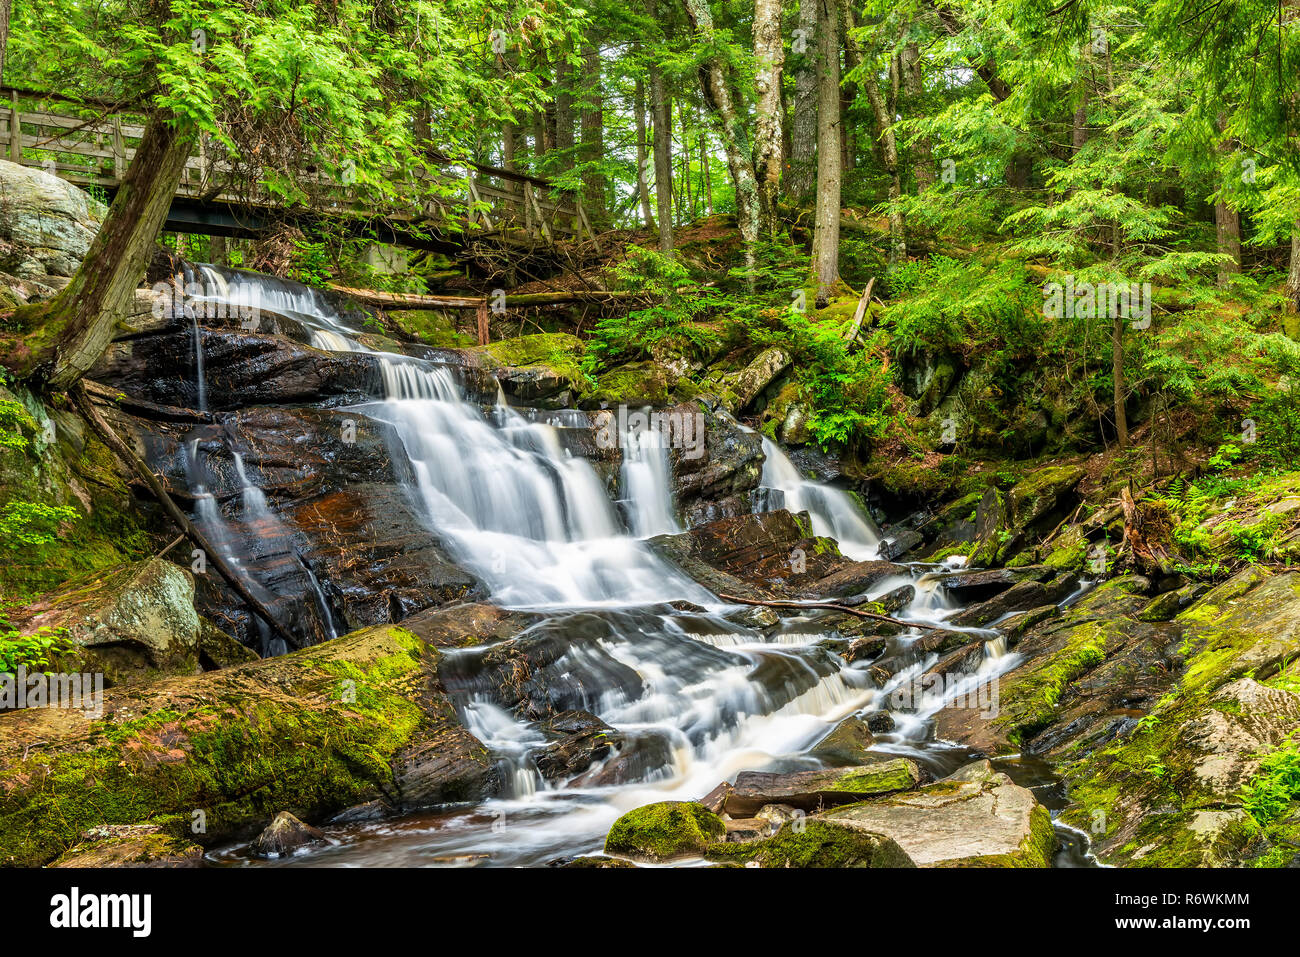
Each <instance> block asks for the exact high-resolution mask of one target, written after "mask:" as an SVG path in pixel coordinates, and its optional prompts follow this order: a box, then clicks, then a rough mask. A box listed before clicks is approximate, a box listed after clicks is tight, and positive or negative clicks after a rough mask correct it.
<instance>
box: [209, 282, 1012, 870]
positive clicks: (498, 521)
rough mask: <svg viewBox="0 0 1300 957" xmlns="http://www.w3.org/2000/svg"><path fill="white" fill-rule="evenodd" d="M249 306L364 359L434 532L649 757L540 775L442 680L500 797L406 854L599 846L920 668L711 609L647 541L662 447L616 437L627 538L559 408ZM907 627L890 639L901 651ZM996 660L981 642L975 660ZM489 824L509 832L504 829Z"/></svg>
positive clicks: (302, 318)
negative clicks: (683, 607) (482, 389)
mask: <svg viewBox="0 0 1300 957" xmlns="http://www.w3.org/2000/svg"><path fill="white" fill-rule="evenodd" d="M207 272H209V273H212V272H214V271H213V270H207ZM218 275H219V276H220V278H221V282H222V285H221V286H220V287H219V288H221V289H224V290H226V292H225V293H224V295H228V296H229V295H234V294H235V293H236V292H237V289H235V288H233V287H238V286H239V285H241V284H245V283H251V282H261V281H262V280H261V279H259V278H257V277H251V276H246V275H242V274H238V273H229V272H219V273H218ZM262 300H263V302H264V304H266V306H267V308H272V309H274V310H275V311H277V312H280V313H282V314H285V315H290V316H292V317H293V318H295V319H296V320H298V321H299V322H301V323H303V324H304V325H305V326H306V327H307V328H308V329H310V330H311V339H312V344H313V345H314V346H315V347H316V348H320V349H326V350H334V351H350V352H367V353H372V354H374V355H375V356H376V358H377V361H378V365H379V368H380V371H381V374H382V382H383V388H384V396H383V397H382V399H378V400H376V401H374V402H370V403H366V404H364V405H362V406H358V407H356V411H357V412H359V413H361V414H364V415H367V416H369V417H371V418H372V419H374V420H377V421H380V422H384V423H387V424H389V425H390V426H391V427H392V429H393V432H394V434H395V436H396V437H397V439H398V440H399V442H400V447H401V449H402V450H403V451H404V452H405V454H406V456H407V458H408V459H409V462H410V466H411V471H412V473H413V475H414V477H415V480H414V482H413V484H412V487H411V494H412V496H413V497H414V498H415V499H416V500H417V501H418V502H419V503H420V504H421V506H422V507H423V510H424V515H425V517H426V519H427V521H428V523H429V526H430V528H431V529H432V530H433V531H434V532H435V533H436V534H437V535H438V536H439V538H440V540H441V541H442V542H443V544H444V547H445V548H446V549H447V551H448V552H449V553H450V554H451V555H452V557H453V558H454V559H455V560H456V561H457V562H459V563H460V564H461V565H463V566H464V567H465V568H467V569H469V570H470V571H472V572H473V573H474V574H475V575H476V576H477V577H479V578H480V579H481V580H482V581H483V582H484V583H485V584H486V585H487V587H488V589H489V590H490V592H491V595H492V598H493V600H494V601H496V602H498V603H500V604H502V605H505V606H508V607H515V608H525V609H531V610H543V611H545V612H547V613H548V614H547V616H546V617H545V618H544V619H543V622H542V624H539V625H538V626H534V629H530V632H531V631H533V630H536V629H549V631H550V632H551V633H553V634H555V635H557V636H558V639H557V640H559V641H560V643H561V645H560V647H561V648H562V652H561V654H560V656H559V659H558V660H557V661H555V662H554V664H553V665H551V668H553V669H554V673H555V674H556V675H557V676H560V677H558V678H557V680H558V681H559V682H560V685H561V687H557V688H556V689H554V690H555V693H556V694H558V695H561V696H568V697H566V699H565V700H566V703H565V704H564V707H566V708H582V709H584V710H587V711H590V712H592V713H593V714H595V715H596V716H598V717H599V718H601V719H602V720H604V721H605V722H607V723H609V724H610V725H612V726H613V727H614V728H615V729H616V730H617V731H618V732H620V733H621V734H622V735H625V736H626V737H627V739H628V740H629V741H633V742H639V744H637V745H635V746H636V747H637V748H642V747H643V748H644V753H645V754H646V755H648V756H649V757H647V759H646V764H645V767H644V768H643V769H642V770H641V771H639V772H638V773H637V774H636V775H635V776H634V777H633V778H632V779H631V780H626V779H625V780H624V783H618V784H600V783H590V784H583V785H581V786H569V787H564V786H562V785H563V784H564V782H550V783H547V782H546V781H544V780H543V779H542V778H541V776H540V775H539V773H538V772H537V771H536V768H535V766H534V765H533V762H532V758H531V755H532V753H533V752H534V750H535V749H536V748H538V747H539V746H541V745H543V744H544V743H545V741H546V738H545V737H544V736H543V735H542V734H541V733H540V732H539V731H538V729H537V727H536V726H535V725H532V724H530V723H529V722H526V721H523V720H520V719H518V718H517V717H516V716H515V715H513V714H511V713H510V712H508V711H506V710H505V709H503V708H502V707H501V706H500V704H499V703H497V702H495V701H493V700H491V698H490V696H485V695H484V694H483V693H481V692H480V691H474V690H471V691H467V692H466V693H464V694H460V693H458V692H454V691H453V696H454V697H456V699H457V705H458V710H459V712H460V714H461V716H462V718H463V720H464V721H465V722H466V724H467V726H468V727H469V729H470V730H471V731H472V732H473V733H474V734H475V735H476V736H478V737H479V739H480V740H482V741H483V742H484V743H485V744H486V745H487V746H488V747H489V748H491V749H492V751H493V753H494V754H496V755H497V756H498V758H499V759H500V760H501V761H502V762H503V764H504V765H505V766H506V767H507V768H508V774H507V775H506V778H507V791H508V796H507V797H506V798H503V799H499V800H495V801H491V802H488V804H487V805H486V806H484V807H483V808H482V809H480V810H478V811H474V812H456V813H453V814H450V815H445V816H443V817H440V818H439V819H438V821H437V823H436V824H435V826H434V828H433V830H432V831H422V832H421V833H420V834H419V837H418V842H417V843H418V845H419V850H418V852H417V851H416V850H415V849H414V848H412V849H411V851H410V853H412V854H416V853H419V854H427V853H429V849H430V848H436V849H437V851H438V854H439V855H440V857H439V859H443V858H456V857H457V855H464V854H469V855H479V854H482V853H487V854H488V855H490V857H491V860H492V862H493V863H500V864H528V863H543V862H545V861H547V860H550V859H553V858H555V857H558V856H562V855H565V854H574V853H586V852H591V851H594V850H598V849H599V847H600V842H601V839H602V838H603V835H604V833H605V831H606V830H607V829H608V827H609V825H610V824H611V823H612V822H613V820H614V819H615V818H616V817H618V815H620V814H621V813H623V812H624V811H626V810H628V809H630V808H632V807H636V806H639V805H642V804H645V803H649V802H651V801H660V800H671V799H679V800H691V799H697V798H698V797H700V796H701V795H702V794H704V793H705V792H707V791H708V790H710V789H711V788H712V787H713V786H715V785H716V784H718V783H719V782H720V781H722V780H724V779H727V778H729V777H732V776H733V775H734V774H735V773H736V772H738V771H740V770H745V769H759V768H764V767H772V766H782V767H814V766H817V762H816V761H814V760H813V759H810V758H808V757H806V756H805V755H804V752H806V751H807V750H808V749H809V748H810V747H812V746H813V745H814V744H815V743H816V742H817V741H819V740H820V739H821V738H822V737H824V736H825V735H826V734H827V733H828V732H829V731H830V730H831V729H832V728H833V727H834V726H835V725H836V724H837V723H838V722H839V721H840V720H842V719H843V718H845V717H846V716H848V715H850V714H853V713H854V712H855V711H858V710H861V709H867V708H875V707H887V706H888V703H889V697H888V695H889V693H890V690H891V688H893V687H895V686H897V685H898V684H899V683H900V682H903V681H907V680H911V679H912V678H915V677H916V676H917V675H919V674H920V673H921V671H922V670H924V668H926V667H928V666H929V664H932V663H933V658H934V656H930V657H929V658H927V659H926V660H925V661H918V662H916V663H915V664H913V665H911V666H909V667H907V668H904V669H903V670H902V671H900V673H899V674H898V675H897V676H896V677H895V679H894V680H893V681H892V682H891V684H890V685H889V686H887V687H886V688H877V687H875V685H874V682H873V681H872V679H871V677H870V676H869V673H868V672H867V670H866V669H865V668H864V667H858V666H846V665H845V664H844V663H843V661H842V659H840V658H839V657H838V656H836V655H834V654H832V653H831V652H830V651H828V650H827V649H826V648H824V647H822V646H821V645H820V644H819V642H821V641H822V639H823V638H825V637H827V631H826V630H825V629H824V628H821V627H819V626H818V624H817V619H816V617H815V614H816V613H810V615H809V616H808V619H807V621H806V623H805V624H806V626H807V627H806V629H802V630H801V629H797V628H793V627H791V628H785V629H779V630H776V631H774V632H773V633H772V634H771V635H768V634H765V633H764V632H762V631H757V630H754V629H751V628H747V627H744V626H742V625H739V624H736V623H734V622H732V621H729V620H727V619H726V618H723V617H721V614H720V612H722V611H725V610H726V609H725V606H722V604H721V603H720V602H719V600H718V599H717V598H716V597H715V596H713V595H712V594H710V593H709V592H708V591H707V590H706V589H705V588H703V587H702V586H700V585H699V584H698V583H696V582H694V581H693V580H692V579H690V578H689V577H687V576H686V575H684V574H682V573H681V572H680V570H678V569H677V568H675V567H673V566H672V565H669V564H668V563H666V562H665V561H663V560H662V559H660V558H658V557H657V556H656V555H655V553H654V552H653V551H652V550H651V549H650V548H649V547H648V546H647V544H646V543H645V542H644V541H642V540H641V539H642V537H644V536H650V535H654V534H658V533H660V532H665V531H674V530H676V529H677V524H676V518H675V516H674V514H673V503H672V500H671V495H670V494H669V493H668V489H669V488H670V487H671V486H670V481H669V479H670V472H669V465H668V458H667V453H666V449H664V448H662V445H661V444H660V443H656V444H655V445H651V444H649V441H650V440H648V439H647V437H646V436H626V437H625V443H624V444H625V449H624V452H625V457H624V463H623V470H622V488H623V493H622V495H623V498H624V500H625V501H624V505H625V508H624V512H625V514H626V515H627V517H628V523H629V525H630V526H631V527H630V529H629V530H627V531H625V530H624V528H623V527H622V523H621V522H620V520H619V516H618V512H617V510H616V509H615V507H614V503H613V502H612V501H611V500H610V497H609V495H608V493H607V492H606V489H605V486H604V483H603V482H602V481H601V479H600V478H599V476H598V475H597V473H596V471H595V469H594V468H593V466H592V465H591V463H589V462H587V461H585V460H584V459H581V458H579V457H575V456H572V455H570V454H568V453H567V452H566V451H565V447H564V444H563V442H562V441H561V430H562V429H563V428H564V427H566V426H565V422H566V421H568V420H566V418H565V416H560V415H558V414H557V415H555V416H552V418H551V421H537V420H532V419H529V418H527V417H525V416H524V415H522V414H520V412H519V411H518V410H515V409H512V408H510V407H509V406H508V405H507V404H506V403H505V401H504V399H503V398H501V397H499V398H498V401H497V404H496V406H495V407H494V408H491V409H490V410H489V411H488V412H487V413H484V412H483V411H482V410H481V409H480V408H479V407H478V406H477V405H476V404H474V403H471V402H469V401H466V397H465V395H464V393H463V391H462V389H461V387H460V385H459V383H458V382H457V379H456V377H455V375H454V371H453V370H452V369H451V368H448V367H444V366H440V365H437V364H435V363H430V362H426V361H423V360H419V359H414V358H409V357H406V356H400V355H395V354H389V353H378V352H373V350H370V349H369V348H367V347H366V346H365V345H364V344H362V343H361V342H360V341H359V340H358V339H357V338H356V333H354V332H352V331H351V330H349V329H348V328H347V326H346V324H345V323H344V322H343V321H342V319H341V318H340V317H339V316H338V315H337V313H335V312H334V311H333V309H331V308H330V307H329V304H328V302H327V301H326V300H325V299H324V298H323V297H321V296H320V295H319V294H317V293H315V292H314V291H312V290H307V289H305V287H296V286H293V285H292V284H286V283H282V282H277V281H269V282H268V288H267V289H266V290H265V291H264V293H263V294H262ZM569 416H570V417H571V418H572V422H571V424H582V425H586V424H587V423H586V419H585V417H584V416H582V415H581V414H580V413H569ZM655 438H658V437H657V436H656V437H655ZM764 451H765V452H766V453H767V465H765V467H764V470H763V480H762V481H763V484H764V485H765V486H767V487H769V488H770V489H773V490H776V491H777V492H779V493H780V494H781V495H782V496H783V497H784V503H783V504H784V506H785V507H788V508H791V509H792V510H804V509H806V510H808V511H809V512H810V514H811V515H812V519H813V527H814V530H815V531H816V532H817V534H820V535H829V536H832V537H835V538H837V539H838V540H839V541H840V544H841V548H842V550H843V551H844V552H845V554H847V555H850V556H851V557H854V558H869V557H872V556H874V555H875V554H876V546H877V545H878V543H879V541H880V536H879V533H878V532H877V531H876V530H875V528H874V526H873V525H872V524H871V522H870V519H869V518H867V517H866V516H865V515H863V514H862V512H861V511H860V509H858V508H857V506H856V505H855V503H853V501H852V499H851V498H850V497H849V496H847V495H846V494H845V493H843V492H840V491H838V490H836V489H831V488H828V487H826V486H822V485H818V484H817V483H813V482H808V481H807V480H805V479H803V478H802V477H801V476H800V475H799V474H798V472H797V470H796V469H795V468H794V466H793V465H792V464H791V463H790V462H789V459H788V458H786V456H785V455H784V453H783V452H781V451H780V449H779V448H778V447H777V446H776V445H775V444H774V443H771V442H769V441H767V440H764ZM247 484H249V483H246V486H247ZM245 494H246V496H247V494H248V493H247V491H246V492H245ZM246 503H247V499H246ZM263 504H265V500H264V499H263ZM773 507H780V504H779V503H775V502H774V503H773ZM629 532H630V534H629ZM901 584H911V585H912V586H913V587H914V588H915V589H916V598H915V599H914V600H913V602H912V603H911V604H910V605H908V606H907V607H905V608H903V609H901V610H900V611H899V612H898V613H897V614H898V616H899V617H901V618H903V619H905V620H906V619H909V618H910V619H912V620H916V621H926V622H940V621H942V620H943V619H945V618H946V617H948V616H949V615H950V614H951V613H952V611H953V609H952V607H951V605H950V603H948V602H947V600H946V598H945V596H944V595H943V592H942V589H941V588H939V587H938V585H937V583H935V582H934V581H933V580H932V579H926V578H925V577H924V575H918V576H916V577H910V578H905V577H899V578H897V579H887V580H885V581H883V582H880V583H878V585H877V588H876V589H873V592H872V594H871V595H870V596H868V597H871V598H876V597H879V596H880V595H883V594H885V593H886V592H888V591H891V590H893V589H894V588H896V587H898V586H899V585H901ZM681 601H685V602H689V603H691V604H692V605H695V606H698V607H699V608H703V609H709V610H708V611H694V612H678V611H675V610H673V609H672V608H671V607H669V605H668V603H669V602H681ZM919 634H920V633H919V632H911V633H905V634H903V635H901V636H899V637H898V638H897V639H896V641H897V642H898V644H899V646H900V647H902V648H906V647H907V646H908V645H909V644H910V643H912V642H914V641H915V640H916V639H917V637H918V636H919ZM998 650H1000V649H999V648H998V647H997V646H994V651H998ZM483 653H484V652H483V650H482V649H466V650H464V651H453V652H448V653H446V655H445V657H444V664H443V674H444V681H445V682H447V683H448V687H449V688H451V687H453V685H455V680H454V678H455V675H456V674H457V673H462V672H463V674H465V675H468V676H470V678H472V677H473V675H474V674H476V672H475V669H476V668H478V667H479V666H480V665H479V661H480V658H481V656H482V655H483ZM1009 657H1010V656H1007V655H1001V656H998V655H992V654H991V655H990V656H989V661H988V662H987V664H986V667H987V669H988V672H989V673H992V672H993V671H994V670H995V669H997V668H999V667H1000V666H1001V665H1002V664H1003V663H1005V662H1006V661H1007V659H1008V658H1009ZM466 680H467V681H469V679H466ZM472 685H473V682H472V681H469V684H467V685H466V687H472ZM570 698H571V699H572V700H571V701H570V700H569V699H570ZM932 704H933V702H932V701H929V700H927V701H924V702H923V705H924V708H928V707H930V705H932ZM923 724H924V722H923V721H922V720H920V719H919V718H918V719H917V720H915V721H912V722H907V721H903V722H901V727H900V733H899V734H897V735H894V736H892V738H891V737H890V736H885V737H884V738H883V739H882V750H889V749H891V748H892V749H895V750H898V751H901V752H904V753H912V754H915V753H918V750H917V749H918V748H921V747H923V746H922V744H921V739H922V737H923V735H924V729H923V727H922V725H923ZM640 753H642V752H641V751H640V750H636V751H633V752H632V756H633V757H636V756H637V755H638V754H640ZM494 817H499V818H500V819H502V820H508V821H509V825H508V826H507V827H505V828H504V829H500V830H498V829H497V828H496V827H493V826H491V823H492V819H493V818H494ZM321 853H322V854H333V855H335V856H336V857H337V859H338V860H340V861H361V862H364V861H365V860H366V855H367V853H368V851H367V850H366V848H365V845H364V844H363V845H357V844H351V845H349V844H344V845H341V846H340V847H338V848H333V849H330V850H329V851H323V852H321ZM349 855H351V856H349ZM415 859H418V858H415ZM399 860H402V858H399ZM386 862H388V863H392V862H393V860H392V858H391V857H390V858H387V859H386Z"/></svg>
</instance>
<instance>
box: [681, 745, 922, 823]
mask: <svg viewBox="0 0 1300 957" xmlns="http://www.w3.org/2000/svg"><path fill="white" fill-rule="evenodd" d="M921 781H922V774H921V769H920V768H919V767H917V765H916V764H915V763H914V762H912V761H909V760H907V759H906V758H894V759H892V760H889V761H881V762H880V763H878V764H868V765H862V766H858V767H852V768H835V769H832V770H827V771H796V772H794V773H792V774H771V773H767V772H763V771H742V772H741V773H740V774H739V775H737V776H736V783H735V784H733V785H730V789H729V790H728V791H726V792H725V794H724V796H723V797H722V802H721V807H722V810H723V812H724V813H726V814H728V815H730V816H731V817H733V818H745V817H751V816H753V815H754V814H756V813H757V812H758V811H759V809H760V808H762V807H764V806H765V805H768V804H784V805H786V806H788V807H793V808H798V809H799V810H803V811H814V810H817V809H819V808H824V807H835V806H836V805H840V804H851V803H853V802H855V801H861V800H863V799H864V798H868V797H874V796H877V795H881V794H892V793H894V792H898V791H906V790H909V789H910V788H914V787H916V786H917V785H918V784H920V783H921ZM715 793H716V792H715ZM710 797H713V795H712V794H711V795H710ZM704 803H705V804H706V805H707V804H709V803H710V800H709V798H705V802H704Z"/></svg>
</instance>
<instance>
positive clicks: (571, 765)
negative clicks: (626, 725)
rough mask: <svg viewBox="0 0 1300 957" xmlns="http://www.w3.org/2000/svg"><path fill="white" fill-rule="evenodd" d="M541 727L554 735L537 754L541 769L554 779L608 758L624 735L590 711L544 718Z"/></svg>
mask: <svg viewBox="0 0 1300 957" xmlns="http://www.w3.org/2000/svg"><path fill="white" fill-rule="evenodd" d="M539 730H540V731H541V732H542V733H543V734H545V735H546V736H547V737H550V738H554V739H555V740H553V741H552V743H551V744H548V745H547V746H546V747H545V748H543V749H542V750H541V751H539V752H537V753H536V754H535V755H534V756H533V760H534V762H535V763H536V765H537V770H538V771H540V772H541V774H542V776H543V777H544V778H546V779H547V780H550V781H555V780H563V779H565V778H570V777H574V776H575V775H578V774H581V773H582V772H583V771H585V770H587V768H589V767H591V765H592V764H594V763H595V762H597V761H600V760H603V759H604V758H606V757H608V756H609V754H610V752H611V751H613V750H614V747H615V746H616V745H617V744H619V743H621V742H622V740H623V736H622V735H621V734H619V733H618V732H617V731H615V730H614V729H613V728H611V727H610V726H609V725H607V724H606V723H605V722H604V721H601V720H600V719H599V718H597V717H596V716H595V715H594V714H591V713H589V712H586V711H562V712H560V713H559V714H557V715H555V716H554V717H552V718H549V719H547V720H546V721H544V722H543V723H542V725H541V727H540V728H539Z"/></svg>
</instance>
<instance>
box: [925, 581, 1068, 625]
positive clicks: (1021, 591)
mask: <svg viewBox="0 0 1300 957" xmlns="http://www.w3.org/2000/svg"><path fill="white" fill-rule="evenodd" d="M1078 587H1079V580H1078V578H1076V577H1075V576H1074V575H1073V574H1066V575H1063V576H1060V577H1059V578H1056V579H1053V580H1052V581H1051V582H1050V583H1048V584H1046V585H1044V584H1043V583H1042V582H1038V581H1034V580H1033V579H1025V580H1022V581H1018V582H1016V583H1015V584H1014V585H1012V586H1011V587H1010V588H1008V589H1007V590H1006V591H1004V592H1000V593H999V594H997V595H995V596H994V597H992V598H990V599H988V600H987V601H983V602H980V603H979V604H978V605H973V606H971V607H970V608H966V609H964V610H963V611H960V612H958V613H957V614H955V615H953V616H952V617H951V618H949V619H948V623H949V624H951V625H956V626H960V627H975V628H978V627H982V626H984V625H988V624H990V623H992V622H994V621H997V620H998V619H999V618H1001V617H1003V616H1004V615H1008V614H1011V613H1012V612H1017V611H1026V610H1028V609H1030V608H1038V607H1041V606H1043V605H1054V604H1056V603H1057V602H1060V601H1063V600H1065V599H1066V598H1067V597H1069V596H1070V595H1071V594H1072V593H1073V592H1074V591H1075V590H1077V589H1078Z"/></svg>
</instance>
